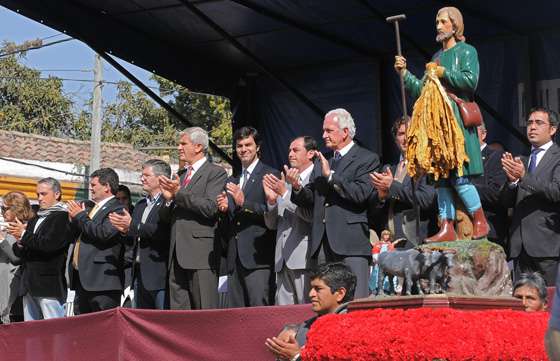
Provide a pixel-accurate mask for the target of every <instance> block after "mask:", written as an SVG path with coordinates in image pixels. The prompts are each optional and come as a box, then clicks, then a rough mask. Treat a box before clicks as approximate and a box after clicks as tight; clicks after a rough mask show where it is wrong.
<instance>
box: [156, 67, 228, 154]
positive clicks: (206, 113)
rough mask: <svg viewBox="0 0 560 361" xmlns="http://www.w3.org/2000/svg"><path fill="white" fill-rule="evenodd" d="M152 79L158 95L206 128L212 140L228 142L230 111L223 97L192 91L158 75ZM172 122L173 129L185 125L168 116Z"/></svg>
mask: <svg viewBox="0 0 560 361" xmlns="http://www.w3.org/2000/svg"><path fill="white" fill-rule="evenodd" d="M153 79H154V80H156V81H157V82H158V83H159V88H160V95H161V96H162V97H164V98H166V99H170V100H169V101H168V102H169V104H170V105H171V106H172V107H174V108H175V109H176V110H177V111H178V112H179V113H181V114H182V115H184V116H185V117H186V118H187V119H189V120H190V121H191V123H192V124H193V125H196V126H199V127H201V128H203V129H205V130H207V131H208V132H209V134H210V137H211V139H212V140H213V141H214V142H215V143H216V144H219V145H229V144H231V138H232V131H231V121H232V114H231V111H230V103H229V100H228V99H227V98H224V97H220V96H217V95H210V94H202V93H196V92H192V91H190V90H189V89H187V88H185V87H183V86H181V85H179V84H176V83H173V82H172V81H169V80H167V79H165V78H162V77H159V76H154V77H153ZM172 122H173V124H174V125H175V127H176V128H177V129H181V128H184V127H185V125H184V124H182V123H181V122H180V121H179V120H177V119H172Z"/></svg>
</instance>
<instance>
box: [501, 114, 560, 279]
mask: <svg viewBox="0 0 560 361" xmlns="http://www.w3.org/2000/svg"><path fill="white" fill-rule="evenodd" d="M557 129H558V116H557V114H556V113H555V112H554V111H552V110H550V109H547V108H533V109H531V110H530V111H529V118H528V120H527V138H528V139H529V142H530V143H531V155H530V157H529V158H526V157H513V156H512V155H511V153H508V152H505V153H504V155H503V156H502V166H503V169H504V171H505V173H506V176H507V183H506V184H505V185H504V187H502V191H501V194H500V198H501V202H502V203H503V205H504V206H506V207H508V208H510V207H513V217H512V221H511V225H510V228H509V236H510V242H509V252H508V256H509V258H510V259H512V260H513V261H514V278H515V279H516V280H517V279H518V278H519V276H520V275H521V274H522V273H528V272H539V273H540V274H542V275H543V277H544V279H545V281H546V284H547V286H553V285H554V284H555V280H556V271H557V268H558V260H559V259H560V218H559V217H560V214H559V211H560V208H559V206H560V148H559V147H558V146H557V145H556V144H555V143H554V142H553V137H554V135H555V134H556V130H557Z"/></svg>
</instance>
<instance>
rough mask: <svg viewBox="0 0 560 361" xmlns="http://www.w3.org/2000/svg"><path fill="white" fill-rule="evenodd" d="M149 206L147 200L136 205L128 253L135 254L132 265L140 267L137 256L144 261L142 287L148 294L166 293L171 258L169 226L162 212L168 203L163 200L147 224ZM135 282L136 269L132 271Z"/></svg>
mask: <svg viewBox="0 0 560 361" xmlns="http://www.w3.org/2000/svg"><path fill="white" fill-rule="evenodd" d="M147 205H148V201H147V199H146V198H142V199H141V200H139V201H138V203H136V206H135V207H134V211H133V212H132V221H131V223H130V228H129V231H128V235H127V237H128V241H127V251H128V249H131V248H132V249H133V251H132V252H131V255H132V263H133V264H136V255H138V258H139V259H140V263H139V267H140V272H141V273H142V284H143V286H144V288H145V289H147V290H148V291H156V290H161V289H165V285H166V280H167V258H168V255H169V224H168V223H167V222H165V221H164V220H163V219H160V216H159V213H160V209H161V208H163V207H165V199H163V197H162V196H160V197H159V198H158V199H157V201H156V203H155V204H154V206H153V207H152V209H151V210H150V213H149V214H148V217H147V218H146V222H144V223H142V215H143V214H144V210H145V209H146V207H147ZM132 273H133V274H132V277H131V278H134V267H132Z"/></svg>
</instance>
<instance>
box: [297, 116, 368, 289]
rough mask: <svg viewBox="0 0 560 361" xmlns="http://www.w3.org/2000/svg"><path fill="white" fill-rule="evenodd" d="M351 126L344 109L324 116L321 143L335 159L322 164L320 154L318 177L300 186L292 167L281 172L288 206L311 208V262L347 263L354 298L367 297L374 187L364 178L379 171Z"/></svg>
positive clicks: (323, 160) (322, 160)
mask: <svg viewBox="0 0 560 361" xmlns="http://www.w3.org/2000/svg"><path fill="white" fill-rule="evenodd" d="M355 135H356V126H355V125H354V119H352V116H351V115H350V113H349V112H348V111H346V110H345V109H334V110H331V111H330V112H328V113H327V114H326V115H325V120H324V122H323V140H324V141H325V145H326V146H327V148H329V149H331V150H332V151H333V152H334V154H333V156H332V158H331V159H329V160H327V159H326V158H325V156H323V154H322V153H321V152H319V151H316V152H315V156H316V157H317V159H318V160H319V162H320V164H321V167H320V168H321V171H320V174H317V175H316V178H315V179H314V180H313V181H312V182H309V183H308V184H307V185H306V186H305V187H303V186H302V184H301V182H300V174H299V170H298V169H297V168H291V169H289V170H287V171H286V180H287V182H288V183H290V184H291V185H292V190H293V191H292V201H293V202H294V203H295V204H296V205H298V206H300V207H304V208H313V223H312V231H311V247H309V253H308V257H310V259H311V261H312V263H315V262H316V263H317V264H319V263H324V262H339V261H343V262H344V263H346V264H347V265H348V266H349V267H350V269H351V270H352V272H354V274H356V276H357V278H358V282H357V286H356V297H358V298H359V297H367V296H368V293H369V292H368V278H369V259H370V258H371V245H370V243H369V229H368V218H367V209H368V200H369V199H370V197H371V196H372V193H373V191H374V190H373V186H372V185H371V183H370V181H369V174H370V173H372V172H374V171H378V169H379V157H378V156H377V155H376V154H374V153H372V152H370V151H369V150H367V149H365V148H363V147H361V146H359V145H358V144H356V143H355V142H354V136H355Z"/></svg>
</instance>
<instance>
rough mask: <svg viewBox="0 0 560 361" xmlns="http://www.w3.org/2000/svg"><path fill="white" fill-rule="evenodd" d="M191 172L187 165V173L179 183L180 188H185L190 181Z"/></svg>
mask: <svg viewBox="0 0 560 361" xmlns="http://www.w3.org/2000/svg"><path fill="white" fill-rule="evenodd" d="M191 174H192V167H190V166H188V167H187V174H186V175H185V178H184V179H183V183H181V187H182V188H185V187H186V186H188V185H189V183H190V182H191Z"/></svg>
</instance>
